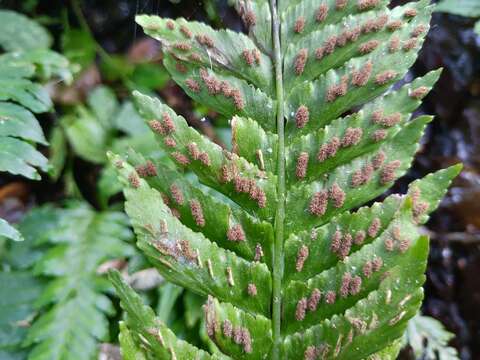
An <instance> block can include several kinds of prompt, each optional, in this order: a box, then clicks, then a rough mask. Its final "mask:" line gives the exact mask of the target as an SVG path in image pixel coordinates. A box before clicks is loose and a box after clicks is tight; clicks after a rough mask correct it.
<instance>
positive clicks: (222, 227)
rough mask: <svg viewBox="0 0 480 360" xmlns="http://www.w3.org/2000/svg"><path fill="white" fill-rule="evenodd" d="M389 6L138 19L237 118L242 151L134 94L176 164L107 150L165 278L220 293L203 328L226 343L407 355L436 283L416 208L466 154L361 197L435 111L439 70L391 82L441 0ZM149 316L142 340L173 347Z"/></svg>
mask: <svg viewBox="0 0 480 360" xmlns="http://www.w3.org/2000/svg"><path fill="white" fill-rule="evenodd" d="M388 5H389V2H388V1H382V0H355V1H353V0H294V1H284V0H282V1H279V3H278V4H277V2H276V1H275V0H271V1H270V2H269V3H267V1H261V0H258V1H241V0H239V1H236V2H235V7H236V9H237V10H238V12H239V14H240V16H241V17H242V19H243V20H244V22H245V24H246V25H247V30H248V33H249V36H250V39H248V38H246V37H245V36H244V35H242V34H235V33H233V32H231V31H224V30H219V31H216V30H213V29H211V28H210V27H208V26H206V25H202V24H198V23H196V22H187V21H186V20H184V19H178V20H171V19H161V18H158V17H155V16H140V17H138V18H137V21H138V23H139V24H140V25H142V26H143V27H144V29H145V32H146V33H147V34H149V35H151V36H153V37H154V38H156V39H158V40H159V41H160V42H161V43H162V45H163V49H164V51H165V58H164V63H165V66H166V68H167V69H168V71H169V72H170V73H171V74H172V77H173V79H174V80H175V81H176V82H177V83H178V84H179V85H180V86H181V87H182V88H184V89H185V91H186V92H187V94H188V95H190V96H191V97H192V98H193V99H194V100H196V101H198V102H201V103H203V104H205V105H206V106H208V107H210V108H211V109H213V110H215V111H217V112H219V113H221V114H223V115H225V116H227V117H231V126H232V145H233V148H232V152H229V151H226V150H224V149H221V148H220V147H218V146H217V145H216V144H214V143H213V142H211V141H210V140H208V139H207V138H206V137H204V136H202V135H201V134H199V133H198V132H197V131H196V130H194V129H193V128H191V127H188V125H187V123H186V121H185V120H184V119H183V118H182V117H181V116H178V115H177V114H175V113H174V112H173V110H171V109H170V108H169V107H168V106H166V105H164V104H162V103H161V101H160V100H158V99H154V98H152V97H149V96H146V95H142V94H139V93H135V94H134V96H135V100H136V104H137V107H138V109H139V112H140V114H141V115H142V116H143V117H144V118H145V121H146V122H147V124H149V126H150V128H151V129H152V131H153V132H154V133H155V136H156V139H157V140H158V144H159V146H160V147H161V148H162V149H163V150H164V151H165V153H166V154H168V156H169V157H170V158H171V159H172V160H173V162H174V163H176V165H177V168H178V170H172V169H170V168H168V169H166V168H165V166H162V165H161V164H159V163H155V162H154V161H152V159H149V158H144V157H142V156H140V155H138V154H135V153H133V152H132V153H130V154H129V156H128V158H127V160H125V159H122V158H121V157H119V156H117V155H113V154H110V155H109V157H110V159H111V162H112V164H114V165H115V166H116V168H117V171H118V174H119V178H120V180H121V182H122V184H123V185H124V194H125V197H126V212H127V214H128V215H129V217H130V218H131V220H132V225H133V227H134V230H135V233H136V235H137V239H138V246H139V247H140V248H141V249H142V250H143V251H144V252H145V254H146V255H147V257H148V258H149V259H150V261H151V262H152V263H153V264H154V265H155V266H156V267H157V268H158V270H159V271H160V272H161V274H162V275H163V276H164V277H165V278H166V279H168V280H170V281H172V282H174V283H175V284H178V285H181V286H184V287H186V288H188V289H190V290H192V291H194V292H196V293H198V294H201V295H207V296H208V300H207V303H206V305H205V306H204V309H205V325H206V332H207V334H208V336H209V337H210V339H211V340H212V341H213V342H214V343H215V344H216V346H217V348H218V350H219V351H221V352H222V353H223V354H225V355H226V356H229V357H231V358H233V359H244V358H248V359H250V358H251V359H274V360H277V359H305V360H315V359H332V358H335V359H349V360H350V359H377V358H384V359H393V358H395V357H396V356H397V355H398V352H399V349H400V346H401V338H402V334H403V333H404V332H405V329H406V326H407V323H408V320H409V319H410V318H412V317H413V316H414V315H415V314H416V312H417V311H418V308H419V306H420V304H421V301H422V299H423V290H422V285H423V282H424V281H425V275H424V272H425V267H426V262H427V256H428V238H426V237H425V236H422V235H420V234H419V232H418V225H419V224H423V223H425V222H426V221H427V220H428V216H429V214H430V213H431V212H432V211H433V210H435V208H436V207H437V206H438V205H439V203H440V201H441V198H442V196H443V195H444V194H445V192H446V191H447V189H448V186H449V185H450V182H451V181H452V179H453V178H454V177H455V176H456V175H457V174H458V173H459V172H460V170H461V167H460V166H454V167H451V168H448V169H445V170H441V171H439V172H436V173H434V174H430V175H427V176H426V177H425V178H423V179H420V180H417V181H415V182H413V183H412V184H411V185H410V188H409V191H408V192H407V194H405V195H391V196H389V197H387V198H386V199H385V200H384V201H383V202H379V203H374V204H373V205H371V206H369V207H361V208H360V209H358V207H360V206H363V205H364V204H365V203H368V202H370V201H372V200H374V199H375V198H377V197H378V196H380V195H382V194H383V193H384V192H385V191H387V190H388V189H390V188H391V186H392V185H393V184H394V182H395V180H396V179H398V178H399V177H401V176H403V175H404V174H405V173H406V172H407V171H408V169H409V168H410V166H411V163H412V161H413V158H414V155H415V153H416V152H417V150H418V149H419V142H420V139H421V137H422V135H423V133H424V130H425V128H426V126H427V125H428V123H429V122H431V121H432V117H430V116H420V117H415V116H413V115H412V113H413V112H414V111H415V110H416V109H417V107H418V106H419V105H420V103H421V99H422V98H423V97H425V96H426V95H427V94H428V92H429V91H430V90H431V89H432V87H433V86H434V84H435V82H436V81H437V79H438V77H439V76H440V71H433V72H430V73H428V74H426V75H425V76H423V77H421V78H418V79H414V80H413V81H412V82H410V83H407V84H404V85H403V86H402V87H396V88H394V89H392V85H393V84H394V83H395V82H396V81H398V80H400V79H401V78H403V76H404V75H405V74H406V72H407V71H408V69H409V67H410V66H411V65H412V64H413V63H414V61H415V59H416V57H417V54H418V51H419V49H420V47H421V45H422V43H423V41H424V38H425V36H426V33H427V31H428V29H429V22H430V17H431V13H432V10H433V8H432V6H430V5H429V1H427V0H421V1H418V2H412V3H408V4H406V5H404V6H400V7H394V8H389V7H388ZM187 171H188V172H190V173H191V174H189V175H187V174H186V172H187ZM113 281H114V283H115V284H116V286H117V288H118V290H119V291H120V293H123V295H121V297H122V301H123V303H124V305H125V303H127V304H128V305H127V306H126V309H127V313H128V315H129V318H130V317H131V316H132V314H135V313H138V312H141V311H143V310H142V309H143V304H141V303H139V301H133V300H132V297H133V295H128V296H127V295H126V290H125V287H124V286H123V285H121V283H120V280H119V278H118V275H117V276H116V277H115V276H114V277H113ZM129 297H130V300H129V299H128V298H129ZM148 318H150V319H152V318H153V314H151V313H150V314H149V315H148ZM146 321H147V320H146V319H143V318H139V317H137V318H136V319H132V320H131V323H127V326H128V330H129V331H130V334H131V335H130V339H133V343H134V344H135V345H136V346H141V347H142V348H146V349H147V351H149V352H152V351H157V352H156V353H155V354H156V355H157V356H158V357H159V358H162V359H163V358H166V359H168V358H171V357H172V353H170V354H169V353H168V346H166V344H165V343H164V342H162V341H159V339H158V337H157V338H156V339H155V337H153V338H152V337H150V338H146V336H147V333H146V332H145V331H146V330H145V328H144V326H145V323H146ZM148 321H150V322H151V321H152V320H148ZM162 326H163V325H162ZM162 332H163V330H162ZM142 337H144V338H146V339H147V340H148V341H147V342H145V341H144V340H142ZM158 349H161V351H163V352H159V351H160V350H158ZM213 353H214V352H212V354H213ZM215 354H216V353H215ZM184 358H185V359H194V358H195V357H194V356H193V355H184Z"/></svg>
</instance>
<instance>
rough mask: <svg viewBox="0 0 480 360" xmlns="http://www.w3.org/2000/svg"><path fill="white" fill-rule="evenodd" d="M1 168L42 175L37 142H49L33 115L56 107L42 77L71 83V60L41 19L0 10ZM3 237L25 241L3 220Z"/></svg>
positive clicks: (0, 228)
mask: <svg viewBox="0 0 480 360" xmlns="http://www.w3.org/2000/svg"><path fill="white" fill-rule="evenodd" d="M0 24H1V31H0V33H1V35H0V47H1V48H2V49H3V50H5V51H6V52H5V53H3V54H1V55H0V88H1V90H0V171H1V172H4V171H6V172H9V173H11V174H15V175H17V174H18V175H22V176H25V177H27V178H29V179H35V180H38V179H40V175H39V174H38V172H37V169H40V170H42V171H47V170H48V168H49V167H48V160H47V158H46V157H45V156H44V155H43V154H42V153H40V152H39V151H37V150H36V149H35V147H34V146H33V145H32V144H41V145H47V141H46V139H45V136H44V134H43V130H42V128H41V127H40V125H39V123H38V121H37V119H36V118H35V116H34V115H33V114H34V113H35V114H38V113H44V112H47V111H49V110H50V109H51V108H52V102H51V100H50V96H49V94H48V92H47V90H46V89H45V88H44V87H42V85H41V84H39V83H38V82H37V81H45V80H48V79H50V78H52V77H56V78H59V79H60V80H62V81H66V82H69V81H71V78H72V75H71V72H70V69H69V63H68V61H67V59H65V58H64V57H63V56H61V55H60V54H57V53H55V52H53V51H50V50H49V47H50V46H51V43H52V39H51V37H50V35H49V33H48V32H47V31H46V30H45V29H44V28H43V27H42V26H40V25H39V24H37V23H36V22H34V21H32V20H30V19H28V18H27V17H26V16H24V15H21V14H18V13H16V12H13V11H8V10H0ZM0 235H1V236H5V237H8V238H11V239H13V240H17V241H18V240H21V239H22V238H21V234H20V233H18V232H17V231H16V230H15V229H14V228H12V227H11V226H10V225H9V224H8V222H6V221H5V220H4V219H0Z"/></svg>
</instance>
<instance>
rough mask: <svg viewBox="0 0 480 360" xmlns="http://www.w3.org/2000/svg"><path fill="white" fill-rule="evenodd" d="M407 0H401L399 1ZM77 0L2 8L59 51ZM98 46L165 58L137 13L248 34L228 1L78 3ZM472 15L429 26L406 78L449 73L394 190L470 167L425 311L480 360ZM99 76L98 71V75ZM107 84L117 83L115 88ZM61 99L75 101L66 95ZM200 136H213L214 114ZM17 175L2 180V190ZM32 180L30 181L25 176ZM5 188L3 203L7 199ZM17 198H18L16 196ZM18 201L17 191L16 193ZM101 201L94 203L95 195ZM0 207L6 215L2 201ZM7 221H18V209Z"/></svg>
mask: <svg viewBox="0 0 480 360" xmlns="http://www.w3.org/2000/svg"><path fill="white" fill-rule="evenodd" d="M404 2H405V1H394V2H393V4H394V5H398V4H401V3H404ZM74 3H75V2H69V1H60V0H48V1H38V2H37V1H29V0H27V1H17V0H12V1H0V7H3V8H10V9H15V10H19V11H21V12H24V13H27V14H28V15H30V16H33V17H34V18H36V19H40V20H41V19H43V22H44V23H45V24H46V25H47V26H48V28H49V30H50V31H51V32H52V34H53V35H54V36H55V39H56V49H57V50H61V49H60V48H59V46H60V45H59V43H60V37H61V34H62V32H63V30H64V21H56V19H63V20H65V19H67V20H68V22H69V23H71V24H73V25H76V24H78V23H79V18H78V11H77V12H76V11H75V9H74V7H73V6H72V4H74ZM77 4H78V5H79V6H80V8H81V10H82V13H83V15H84V18H85V20H86V22H87V24H88V26H89V27H90V29H91V31H92V33H93V36H94V37H95V39H96V41H97V42H98V43H99V44H100V45H101V47H102V48H103V49H104V50H105V51H106V52H108V53H110V54H117V55H122V56H125V57H127V58H128V59H130V60H132V59H133V60H132V61H135V59H137V58H142V59H145V58H155V59H157V60H158V58H159V57H161V54H159V51H160V49H159V48H158V45H157V44H156V43H155V42H153V41H151V40H147V39H146V38H145V37H144V35H143V34H142V31H141V29H139V28H138V27H137V26H136V25H135V23H134V16H135V14H137V13H150V14H159V15H161V16H166V17H174V18H175V17H178V16H183V17H185V18H187V19H196V20H201V21H207V22H209V23H211V24H213V26H215V27H223V26H225V27H229V28H233V29H236V30H242V25H241V23H240V21H239V19H238V18H237V16H236V14H235V12H234V10H233V9H232V8H231V7H229V5H228V3H227V1H224V0H223V1H203V2H200V1H184V0H182V1H181V2H179V3H178V4H175V3H173V2H169V1H165V0H151V1H146V0H137V1H134V0H132V1H128V0H102V1H95V0H85V1H83V2H78V3H77ZM473 23H474V20H473V19H469V18H464V17H459V16H454V15H448V14H440V13H436V14H434V16H433V21H432V29H431V31H430V33H429V35H428V38H427V41H426V42H425V45H424V47H423V50H422V51H421V52H420V56H419V59H418V61H417V62H416V64H415V65H414V66H413V68H412V69H411V71H410V73H409V74H408V75H407V79H411V78H413V77H416V76H421V75H423V74H425V73H426V72H428V71H430V70H432V69H436V68H439V67H443V68H444V71H443V74H442V76H441V78H440V80H439V82H438V83H437V85H436V86H435V88H434V90H433V91H432V93H431V94H430V95H429V96H428V97H427V98H426V99H425V101H424V104H423V105H422V107H421V108H420V109H419V110H418V113H420V114H421V113H426V114H433V115H435V117H436V120H435V121H434V122H433V123H432V124H431V125H430V126H429V128H428V130H427V133H426V135H425V136H424V138H423V140H422V144H423V147H422V149H421V151H420V152H419V154H418V156H417V158H416V161H415V164H414V166H413V168H412V170H411V171H410V172H409V174H408V175H407V176H405V177H403V178H402V179H401V180H400V181H399V182H398V184H397V185H396V186H395V188H394V189H393V191H405V189H406V186H407V184H408V183H409V182H411V181H412V180H414V179H416V178H419V177H422V176H423V175H425V174H427V173H429V172H432V171H435V170H438V169H440V168H444V167H447V166H449V165H452V164H454V163H457V162H463V164H464V171H463V172H462V174H461V175H460V176H459V178H458V179H457V180H456V181H455V183H454V185H453V187H452V189H451V190H450V192H449V195H448V196H447V197H446V198H445V200H444V201H443V203H442V205H441V207H440V208H439V210H438V211H437V212H436V213H435V214H434V215H433V216H432V218H431V220H430V222H429V223H428V224H427V226H426V229H425V231H428V232H429V233H430V235H431V238H432V242H431V253H430V261H429V267H428V271H427V275H428V280H427V284H426V287H425V289H426V299H425V302H424V305H423V312H424V314H427V315H431V316H433V317H435V318H437V319H439V320H441V321H442V322H443V323H444V324H445V326H446V327H447V328H448V329H449V330H450V331H452V332H453V333H455V334H456V339H455V340H454V342H453V345H454V346H455V347H457V348H458V350H459V353H460V355H461V357H462V359H480V341H478V340H479V339H480V311H479V310H480V276H479V275H480V251H479V248H478V244H479V242H480V232H479V227H480V175H479V170H480V151H479V150H480V36H478V35H476V34H475V33H474V32H473ZM92 71H93V70H92ZM82 81H83V83H80V84H78V83H77V84H76V86H77V87H78V89H79V93H80V95H79V96H80V97H81V96H82V94H83V93H86V92H88V90H89V89H91V88H92V87H93V86H95V85H96V84H98V83H99V82H103V83H107V84H109V85H111V86H112V87H114V88H115V89H116V90H117V92H118V93H119V94H120V95H122V93H123V95H124V96H127V95H128V91H127V90H126V89H124V88H123V87H122V85H121V84H118V82H116V81H115V80H113V81H110V80H109V79H105V78H103V77H102V75H101V74H100V73H99V72H98V71H97V72H94V71H93V74H90V77H86V79H85V78H83V79H82ZM109 82H110V83H109ZM158 92H159V93H160V95H161V96H162V97H163V98H164V99H165V101H166V102H167V103H169V104H170V105H171V106H172V107H174V108H175V109H176V110H177V111H178V112H180V113H183V114H185V115H186V116H187V118H188V119H189V121H190V122H191V124H192V125H194V126H196V125H197V126H198V125H199V121H198V120H199V119H198V117H197V116H196V115H195V112H193V111H192V108H193V105H192V104H191V102H190V101H189V99H188V98H187V97H185V96H184V95H183V94H182V92H181V91H180V90H179V89H178V88H177V87H176V86H175V85H174V84H172V83H168V84H167V85H166V86H165V87H164V88H162V89H159V90H158ZM59 101H70V100H69V99H65V98H61V99H60V100H59ZM203 126H204V128H203V130H204V131H205V132H206V133H207V134H209V133H210V134H211V133H212V131H211V129H209V127H210V126H215V117H214V116H213V117H212V121H211V123H209V124H206V125H203ZM75 166H76V167H77V168H78V169H80V170H79V171H78V172H77V173H79V174H80V175H78V176H79V179H77V182H78V183H79V186H80V187H81V190H82V192H83V193H84V196H85V197H86V198H87V199H89V197H91V194H90V193H91V191H92V190H91V189H89V184H90V183H91V182H92V181H93V180H92V177H93V178H94V177H95V176H96V174H97V173H98V169H97V168H95V167H94V166H92V165H89V164H87V163H85V162H82V161H81V160H77V161H76V163H75ZM11 180H12V179H11V178H9V177H6V178H4V179H2V180H1V182H0V186H1V187H4V185H5V184H8V183H9V182H10V181H11ZM22 181H23V182H26V180H22ZM1 187H0V202H1V200H2V199H3V198H4V197H5V192H4V191H3V192H2V188H1ZM25 189H26V191H23V192H21V194H20V195H21V196H20V195H19V197H20V198H21V199H20V202H21V203H22V204H24V205H25V208H27V207H29V206H32V205H33V204H38V203H43V202H45V201H51V200H56V199H60V198H61V197H62V190H61V189H60V188H59V187H58V186H56V185H55V184H52V183H49V182H48V181H42V182H41V183H28V182H27V186H26V187H25ZM9 194H10V195H11V194H12V192H10V193H9ZM13 194H14V196H15V192H13ZM90 200H91V202H92V203H93V204H94V205H95V199H94V198H93V197H91V199H90ZM1 207H3V209H2V211H4V212H5V211H6V210H5V208H4V205H1V206H0V208H1ZM15 209H16V211H15V213H14V214H12V213H10V215H9V216H10V218H13V220H15V217H19V216H21V214H20V213H21V210H20V211H19V210H18V208H15Z"/></svg>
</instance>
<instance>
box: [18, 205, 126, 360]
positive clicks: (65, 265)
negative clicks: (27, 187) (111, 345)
mask: <svg viewBox="0 0 480 360" xmlns="http://www.w3.org/2000/svg"><path fill="white" fill-rule="evenodd" d="M39 224H40V227H39V226H37V225H39ZM20 229H21V231H22V233H23V234H24V235H25V237H26V238H28V239H30V240H31V241H32V242H33V244H32V245H34V246H37V247H39V246H42V245H45V244H46V243H49V244H51V245H53V246H52V247H50V248H49V249H48V250H47V251H46V252H45V253H43V254H42V255H41V257H40V258H39V259H38V260H36V263H35V266H34V271H35V273H36V274H37V275H38V276H43V277H47V278H50V280H49V281H48V284H47V286H46V287H45V288H44V289H43V290H42V293H41V294H40V295H39V296H38V298H37V299H36V300H35V307H36V309H37V310H38V311H40V315H39V316H38V317H37V318H36V319H35V321H34V322H33V324H32V326H31V327H30V328H29V329H28V332H27V336H26V339H25V340H24V346H32V349H31V351H30V352H29V357H28V358H29V359H32V360H34V359H45V358H48V359H67V358H68V359H79V360H80V359H91V358H92V357H95V355H96V353H97V351H98V341H99V340H102V339H106V338H107V337H108V320H107V318H106V315H107V314H110V315H111V314H112V313H113V312H114V309H113V306H112V304H111V301H110V299H109V298H108V297H107V296H106V295H105V294H104V292H105V291H106V290H108V283H106V282H105V279H102V278H101V276H99V275H98V274H97V268H98V267H99V265H100V264H101V263H102V262H104V261H106V260H107V259H112V258H115V257H123V256H127V255H129V254H132V249H131V247H130V246H129V245H128V244H127V243H125V240H128V239H129V238H130V237H131V232H130V230H129V229H128V221H127V219H126V218H125V216H124V214H122V213H116V212H103V213H96V212H95V211H93V210H92V209H91V208H89V207H88V206H87V205H85V204H81V203H76V204H75V205H74V206H72V207H71V208H69V209H54V208H51V207H46V208H40V209H38V210H36V211H34V212H33V213H32V214H30V215H29V216H28V217H27V218H26V219H25V220H24V221H23V222H22V223H21V224H20ZM40 231H41V232H40Z"/></svg>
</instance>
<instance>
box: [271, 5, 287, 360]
mask: <svg viewBox="0 0 480 360" xmlns="http://www.w3.org/2000/svg"><path fill="white" fill-rule="evenodd" d="M270 11H271V13H272V42H273V58H272V62H273V64H274V67H275V90H276V104H277V134H278V156H277V194H278V202H277V209H276V214H275V223H274V230H275V241H274V248H273V250H274V251H273V266H272V268H273V272H272V329H273V349H272V359H273V360H279V359H280V346H281V343H282V334H281V317H282V278H283V269H284V256H283V255H284V254H283V237H284V233H283V232H284V221H285V118H284V93H283V77H282V76H283V68H282V55H281V53H282V52H281V48H280V20H279V18H278V13H277V1H276V0H270Z"/></svg>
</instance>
